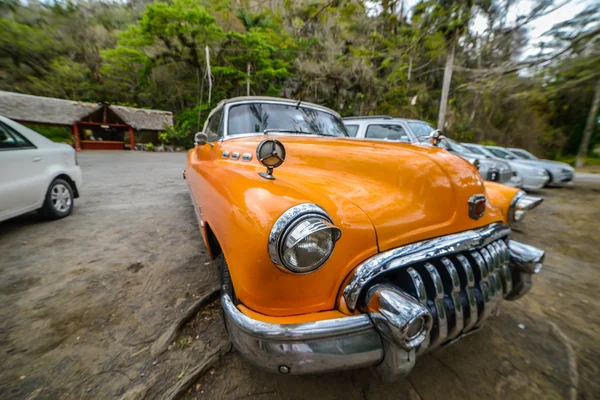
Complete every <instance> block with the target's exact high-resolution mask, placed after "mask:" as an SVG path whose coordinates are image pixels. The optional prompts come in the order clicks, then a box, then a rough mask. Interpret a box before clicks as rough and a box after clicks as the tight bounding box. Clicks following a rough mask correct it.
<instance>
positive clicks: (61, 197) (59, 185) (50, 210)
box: [39, 178, 74, 219]
mask: <svg viewBox="0 0 600 400" xmlns="http://www.w3.org/2000/svg"><path fill="white" fill-rule="evenodd" d="M53 197H54V198H53ZM73 199H74V196H73V188H72V187H71V185H70V184H69V182H67V181H65V180H64V179H60V178H57V179H55V180H53V181H52V183H51V184H50V187H48V191H47V192H46V197H45V198H44V204H43V205H42V208H40V210H39V211H40V214H41V215H42V216H43V217H45V218H48V219H59V218H64V217H66V216H68V215H70V214H71V212H72V211H73V203H74V201H73Z"/></svg>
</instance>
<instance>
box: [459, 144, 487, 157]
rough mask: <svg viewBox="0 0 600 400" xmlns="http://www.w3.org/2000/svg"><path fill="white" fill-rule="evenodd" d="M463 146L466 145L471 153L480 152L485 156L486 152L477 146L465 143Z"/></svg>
mask: <svg viewBox="0 0 600 400" xmlns="http://www.w3.org/2000/svg"><path fill="white" fill-rule="evenodd" d="M463 146H464V147H466V148H467V149H468V150H469V151H470V152H471V153H475V154H480V155H482V156H485V153H484V152H483V151H481V150H479V149H478V148H477V147H475V146H469V145H467V144H463Z"/></svg>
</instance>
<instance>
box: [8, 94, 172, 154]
mask: <svg viewBox="0 0 600 400" xmlns="http://www.w3.org/2000/svg"><path fill="white" fill-rule="evenodd" d="M0 115H3V116H5V117H7V118H10V119H13V120H15V121H18V122H21V123H26V124H27V123H28V124H39V125H54V126H68V127H69V128H70V129H71V132H72V134H73V139H74V142H75V147H76V148H77V149H79V148H80V147H81V148H84V149H86V148H87V149H109V148H110V149H123V148H127V146H129V148H131V149H133V148H134V147H135V140H134V130H135V131H137V132H141V133H140V134H137V133H136V134H135V135H136V137H137V136H140V135H141V137H142V138H147V137H149V136H148V135H150V137H157V135H158V132H161V131H164V130H165V127H166V126H172V125H173V114H172V113H171V112H169V111H159V110H146V109H142V108H134V107H125V106H115V105H109V104H104V103H84V102H80V101H71V100H62V99H55V98H51V97H41V96H32V95H28V94H21V93H13V92H4V91H0ZM80 131H83V133H84V134H82V138H81V140H80ZM139 139H140V138H139V137H138V140H139Z"/></svg>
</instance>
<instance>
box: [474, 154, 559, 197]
mask: <svg viewBox="0 0 600 400" xmlns="http://www.w3.org/2000/svg"><path fill="white" fill-rule="evenodd" d="M462 145H463V146H464V147H466V148H467V149H469V150H471V151H472V152H474V153H477V154H482V155H484V156H486V157H488V158H490V159H492V160H502V161H505V162H508V163H510V165H511V167H512V168H513V169H514V170H516V171H517V173H518V174H519V175H520V176H522V177H523V189H525V190H538V189H541V188H543V187H544V186H545V185H546V184H548V182H549V181H550V179H551V178H550V175H548V171H546V170H545V169H544V168H540V167H539V166H536V165H527V164H526V163H522V162H518V161H516V160H514V159H510V158H504V157H500V156H498V155H497V154H496V153H495V152H492V151H490V149H489V148H488V147H487V146H483V145H481V144H474V143H462Z"/></svg>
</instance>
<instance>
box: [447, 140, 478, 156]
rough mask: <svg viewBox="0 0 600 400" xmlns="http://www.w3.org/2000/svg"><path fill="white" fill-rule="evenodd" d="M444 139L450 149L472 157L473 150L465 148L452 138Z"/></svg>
mask: <svg viewBox="0 0 600 400" xmlns="http://www.w3.org/2000/svg"><path fill="white" fill-rule="evenodd" d="M445 141H446V142H447V144H448V147H449V148H450V150H452V151H454V152H456V153H459V154H463V155H465V156H467V157H472V156H473V152H472V151H471V150H470V149H468V148H466V147H465V146H463V145H462V144H460V143H457V142H455V141H454V140H450V139H445Z"/></svg>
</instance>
